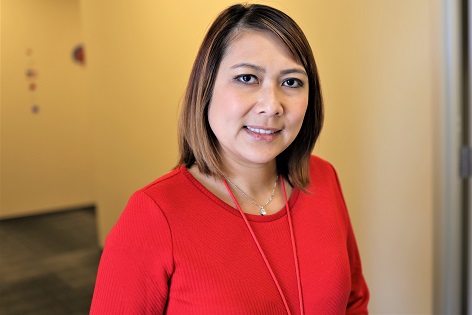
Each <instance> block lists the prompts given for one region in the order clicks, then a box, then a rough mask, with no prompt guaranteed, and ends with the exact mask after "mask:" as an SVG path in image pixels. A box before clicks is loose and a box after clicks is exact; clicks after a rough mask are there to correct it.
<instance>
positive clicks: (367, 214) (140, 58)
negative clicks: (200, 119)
mask: <svg viewBox="0 0 472 315" xmlns="http://www.w3.org/2000/svg"><path fill="white" fill-rule="evenodd" d="M81 3H82V12H83V17H82V18H83V20H82V21H83V25H84V32H85V33H84V35H85V39H86V43H87V48H88V53H89V57H90V58H89V64H88V71H87V81H88V87H89V102H90V104H91V106H92V107H93V109H94V116H95V119H96V120H95V126H96V139H97V141H96V147H95V154H96V156H95V161H96V168H97V174H96V178H95V179H96V189H97V201H98V206H99V232H100V241H101V243H102V244H103V241H104V239H105V237H106V235H107V233H108V231H109V230H110V228H111V227H112V225H113V224H114V223H115V221H116V219H117V218H118V216H119V214H120V212H121V211H122V209H123V207H124V206H125V204H126V201H127V198H128V197H129V196H130V195H131V193H132V192H133V191H134V190H136V189H138V188H140V187H141V186H143V185H145V184H146V183H148V182H149V181H151V180H153V179H154V178H156V177H158V176H160V175H161V174H163V173H165V172H167V171H168V170H169V169H170V168H172V167H173V165H174V164H175V162H176V158H177V146H176V136H175V135H176V122H177V115H178V104H179V102H180V100H181V98H182V94H183V91H184V88H185V85H186V80H187V78H188V74H189V71H190V68H191V65H192V62H193V58H194V56H195V54H196V51H197V48H198V45H199V44H200V41H201V39H202V37H203V35H204V32H205V30H206V29H207V27H208V25H209V23H210V22H211V21H212V19H213V18H214V17H215V16H216V14H217V13H218V12H219V11H220V10H221V9H222V8H224V7H225V6H227V5H229V4H231V3H233V2H232V1H223V0H220V1H217V0H214V1H205V2H204V5H202V4H201V3H200V2H197V1H188V2H185V4H184V5H183V4H182V3H181V2H179V3H177V2H171V1H152V2H151V1H144V0H139V1H133V2H131V1H124V0H113V1H112V0H103V1H95V0H82V2H81ZM266 3H269V4H271V5H274V6H276V7H279V8H281V9H282V10H284V11H286V12H287V13H288V14H289V15H291V16H292V17H293V18H294V19H295V20H297V21H298V22H299V24H300V25H301V26H302V28H303V29H304V30H305V32H306V34H307V36H308V38H309V40H310V42H311V44H312V47H313V50H314V52H315V57H316V58H317V61H318V65H319V68H320V73H321V78H322V86H323V91H324V96H325V101H326V116H327V118H326V127H325V129H324V131H323V134H322V136H321V139H320V142H319V145H318V148H317V149H316V153H317V154H319V155H321V156H323V157H325V158H327V159H328V160H330V161H331V162H333V164H334V165H335V166H336V168H337V170H338V172H339V174H340V177H341V181H342V183H343V188H344V192H345V196H346V200H347V202H348V205H349V208H350V213H351V216H352V221H353V224H354V228H355V231H356V234H357V238H358V243H359V246H360V250H361V255H362V258H363V263H364V269H365V275H366V278H367V280H368V283H369V286H370V289H371V292H372V302H371V306H370V308H371V312H372V313H373V314H431V313H432V286H433V284H432V265H433V261H432V259H433V258H432V256H433V254H432V251H433V244H432V242H433V222H432V221H433V213H432V212H433V204H432V200H433V196H432V194H433V193H432V191H433V182H434V180H435V178H434V169H433V161H432V152H433V148H432V144H433V136H432V134H433V133H432V131H433V129H432V128H433V126H432V122H433V118H434V117H433V116H434V112H433V111H434V106H435V103H434V99H433V96H434V90H433V85H434V82H433V81H435V80H436V79H437V76H438V73H436V72H435V71H434V69H435V68H434V67H433V64H435V63H436V62H437V60H436V59H435V58H436V57H435V55H433V54H432V52H433V51H434V50H435V49H437V47H435V46H434V43H435V42H434V41H433V39H432V38H433V35H434V32H435V31H436V28H437V27H438V26H437V25H435V24H434V21H435V20H436V17H435V16H434V10H432V8H431V6H432V5H433V4H432V3H433V2H430V1H428V0H414V1H394V0H389V1H387V0H385V1H375V0H359V1H355V2H346V1H340V0H336V1H329V2H328V1H321V0H319V1H301V0H298V1H297V0H291V1H277V2H275V1H270V2H266Z"/></svg>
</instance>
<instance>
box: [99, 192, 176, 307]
mask: <svg viewBox="0 0 472 315" xmlns="http://www.w3.org/2000/svg"><path fill="white" fill-rule="evenodd" d="M172 271H173V259H172V239H171V231H170V227H169V224H168V222H167V219H166V217H165V215H164V214H163V212H162V211H161V209H160V208H159V207H158V205H157V204H156V203H155V202H154V200H152V199H151V198H150V197H149V196H148V195H146V194H145V192H143V191H138V192H136V193H135V194H134V195H133V196H132V197H131V198H130V200H129V202H128V205H127V206H126V208H125V210H124V211H123V213H122V215H121V216H120V218H119V220H118V222H117V223H116V225H115V226H114V227H113V229H112V231H111V232H110V234H109V235H108V237H107V239H106V242H105V248H104V251H103V254H102V257H101V260H100V265H99V268H98V275H97V280H96V283H95V290H94V294H93V299H92V305H91V309H90V314H92V315H94V314H162V313H164V309H165V305H166V302H167V297H168V283H169V280H170V277H171V275H172Z"/></svg>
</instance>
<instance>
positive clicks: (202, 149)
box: [179, 4, 323, 190]
mask: <svg viewBox="0 0 472 315" xmlns="http://www.w3.org/2000/svg"><path fill="white" fill-rule="evenodd" d="M244 29H253V30H258V31H266V32H270V33H273V34H275V35H276V36H277V37H278V38H280V40H282V42H283V43H284V44H285V45H286V46H287V48H288V49H289V50H290V52H291V53H292V54H293V57H294V59H295V60H296V61H297V62H299V63H300V64H301V65H302V66H303V67H304V68H305V71H306V73H307V74H308V89H309V92H308V107H307V110H306V113H305V118H304V120H303V124H302V127H301V129H300V132H299V133H298V135H297V137H296V138H295V140H294V141H293V142H292V144H290V146H289V147H288V148H287V149H285V150H284V151H283V152H282V153H280V154H279V155H278V156H277V158H276V160H277V170H278V172H279V174H280V175H282V176H284V177H285V178H286V179H288V180H289V182H290V183H291V184H292V185H293V186H294V187H297V188H299V189H302V190H305V188H306V187H307V186H308V184H309V183H310V177H309V166H310V165H309V164H310V155H311V151H313V148H314V146H315V142H316V140H317V138H318V135H319V133H320V131H321V127H322V125H323V100H322V96H321V88H320V83H319V78H318V71H317V68H316V64H315V59H314V57H313V52H312V50H311V48H310V45H309V43H308V40H307V39H306V37H305V35H304V34H303V32H302V30H301V29H300V27H299V26H298V25H297V24H296V23H295V21H294V20H292V19H291V18H290V17H289V16H288V15H286V14H285V13H283V12H281V11H279V10H277V9H274V8H272V7H268V6H265V5H260V4H252V5H246V4H236V5H233V6H230V7H229V8H227V9H225V10H224V11H223V12H221V13H220V15H219V16H218V17H217V18H216V20H215V21H214V22H213V24H212V25H211V26H210V29H209V30H208V32H207V34H206V36H205V38H204V40H203V43H202V45H201V47H200V50H199V51H198V54H197V57H196V59H195V63H194V65H193V68H192V72H191V74H190V79H189V82H188V86H187V91H186V94H185V98H184V101H183V106H182V111H181V114H180V121H179V149H180V161H179V165H181V164H185V165H186V166H187V167H190V166H191V165H192V164H194V163H195V164H196V165H197V166H198V168H199V169H200V171H201V172H203V173H205V174H207V175H213V176H222V175H224V174H223V171H222V167H221V163H220V158H219V154H218V145H217V144H218V140H217V139H216V137H215V135H214V133H213V131H212V130H211V128H210V124H209V122H208V107H209V104H210V100H211V97H212V93H213V87H214V85H215V79H216V75H217V72H218V68H219V66H220V63H221V60H222V59H223V57H224V55H225V53H226V50H227V48H228V46H229V44H230V43H231V41H232V40H233V38H234V34H235V32H236V31H238V30H244Z"/></svg>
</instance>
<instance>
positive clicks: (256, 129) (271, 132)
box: [244, 126, 282, 142]
mask: <svg viewBox="0 0 472 315" xmlns="http://www.w3.org/2000/svg"><path fill="white" fill-rule="evenodd" d="M244 130H245V131H246V132H247V133H248V134H249V136H251V137H252V138H253V139H256V140H260V141H266V142H272V141H274V140H275V139H276V138H277V137H278V136H279V135H280V131H282V129H277V128H268V127H261V126H244Z"/></svg>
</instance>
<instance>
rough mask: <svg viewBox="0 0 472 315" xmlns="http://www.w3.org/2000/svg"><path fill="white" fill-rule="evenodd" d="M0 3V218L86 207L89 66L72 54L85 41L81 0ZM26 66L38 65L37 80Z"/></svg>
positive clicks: (88, 195) (7, 0)
mask: <svg viewBox="0 0 472 315" xmlns="http://www.w3.org/2000/svg"><path fill="white" fill-rule="evenodd" d="M1 6H2V10H1V37H2V46H1V56H2V58H1V67H0V68H1V84H2V86H1V90H2V92H1V205H0V217H1V218H6V217H17V216H23V215H29V214H35V213H42V212H44V211H51V210H57V209H64V208H70V207H79V206H83V205H90V204H92V203H93V201H94V192H93V186H92V185H93V183H92V178H93V173H92V172H93V168H92V155H91V148H92V145H91V129H90V112H89V107H88V106H87V103H86V101H85V87H86V85H85V71H86V70H85V68H83V67H81V66H79V65H77V64H74V63H73V61H72V58H71V53H72V50H73V48H74V46H75V45H77V44H79V43H81V42H82V35H81V25H80V18H79V6H78V1H77V0H67V1H64V0H41V1H35V0H2V3H1ZM28 68H33V69H35V70H36V71H37V73H38V75H37V77H36V78H35V79H34V80H31V79H30V80H29V79H28V78H27V77H26V71H27V69H28ZM32 81H34V82H35V83H36V86H37V88H36V90H35V91H34V92H31V91H30V90H29V89H28V86H29V83H30V82H32ZM33 104H38V106H39V112H38V113H37V114H34V113H33V112H32V105H33Z"/></svg>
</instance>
